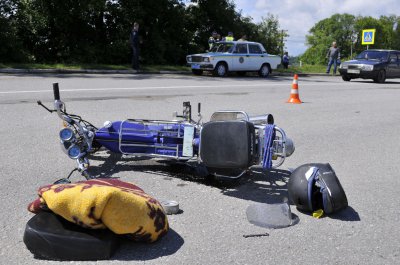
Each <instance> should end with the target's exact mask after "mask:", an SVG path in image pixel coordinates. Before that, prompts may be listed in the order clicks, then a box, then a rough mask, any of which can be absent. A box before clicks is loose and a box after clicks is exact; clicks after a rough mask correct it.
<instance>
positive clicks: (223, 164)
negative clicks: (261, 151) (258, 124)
mask: <svg viewBox="0 0 400 265" xmlns="http://www.w3.org/2000/svg"><path fill="white" fill-rule="evenodd" d="M255 139H256V136H255V129H254V125H253V124H252V123H251V122H247V121H244V120H242V121H240V120H238V121H212V122H208V123H206V124H204V126H203V128H202V130H201V134H200V158H201V160H202V161H203V163H204V165H205V166H207V167H212V168H241V169H243V168H247V167H249V166H251V165H252V164H253V161H254V157H255V156H256V154H257V151H256V146H255Z"/></svg>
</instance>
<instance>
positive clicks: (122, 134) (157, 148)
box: [118, 119, 193, 160]
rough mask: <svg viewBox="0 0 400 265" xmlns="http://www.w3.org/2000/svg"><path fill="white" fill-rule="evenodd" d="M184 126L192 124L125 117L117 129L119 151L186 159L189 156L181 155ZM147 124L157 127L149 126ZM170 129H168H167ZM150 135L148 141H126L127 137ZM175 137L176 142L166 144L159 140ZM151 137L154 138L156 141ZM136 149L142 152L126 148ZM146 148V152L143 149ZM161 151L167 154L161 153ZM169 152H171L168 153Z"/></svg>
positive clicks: (129, 154)
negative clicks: (135, 126) (133, 125)
mask: <svg viewBox="0 0 400 265" xmlns="http://www.w3.org/2000/svg"><path fill="white" fill-rule="evenodd" d="M129 124H136V125H140V126H141V128H134V127H132V126H129ZM185 125H186V126H193V125H192V124H190V123H187V122H186V121H166V120H142V119H127V120H124V121H122V122H121V125H120V129H119V141H118V142H119V151H120V152H121V153H122V154H123V155H125V156H147V157H156V158H173V159H177V160H188V159H190V158H191V157H193V156H191V157H188V156H185V157H182V150H183V142H184V141H183V138H184V128H185ZM149 126H150V127H151V126H154V127H157V126H159V127H160V128H159V129H155V128H153V129H152V128H149ZM169 129H170V130H169ZM135 136H136V137H150V139H148V140H149V142H148V143H144V142H140V143H139V142H138V143H135V142H133V141H130V142H129V143H127V142H126V138H127V137H135ZM165 136H166V137H167V138H175V139H176V143H170V145H166V144H164V143H163V142H161V141H160V139H161V138H163V137H165ZM151 138H153V139H154V138H156V139H157V142H156V143H155V142H154V140H152V139H151ZM129 148H131V149H135V148H136V149H138V150H142V152H130V151H127V149H129ZM144 150H148V152H146V151H144ZM163 152H165V153H167V154H162V153H163ZM168 153H171V154H168Z"/></svg>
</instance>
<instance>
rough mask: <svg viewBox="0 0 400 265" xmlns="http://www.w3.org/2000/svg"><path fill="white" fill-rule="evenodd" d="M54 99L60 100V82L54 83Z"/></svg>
mask: <svg viewBox="0 0 400 265" xmlns="http://www.w3.org/2000/svg"><path fill="white" fill-rule="evenodd" d="M53 93H54V100H60V89H59V88H58V83H53Z"/></svg>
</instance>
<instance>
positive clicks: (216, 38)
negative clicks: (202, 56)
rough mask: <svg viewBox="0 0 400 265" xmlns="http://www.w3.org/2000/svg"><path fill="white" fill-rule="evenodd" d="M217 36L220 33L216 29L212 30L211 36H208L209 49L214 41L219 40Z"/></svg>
mask: <svg viewBox="0 0 400 265" xmlns="http://www.w3.org/2000/svg"><path fill="white" fill-rule="evenodd" d="M219 37H220V35H219V34H218V33H217V32H216V31H213V33H212V35H211V37H210V38H208V46H209V49H210V50H211V49H212V48H213V47H214V45H215V43H217V42H219Z"/></svg>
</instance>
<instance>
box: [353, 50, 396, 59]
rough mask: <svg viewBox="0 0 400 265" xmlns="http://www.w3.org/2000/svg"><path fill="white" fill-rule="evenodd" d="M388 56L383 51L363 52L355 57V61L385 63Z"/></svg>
mask: <svg viewBox="0 0 400 265" xmlns="http://www.w3.org/2000/svg"><path fill="white" fill-rule="evenodd" d="M388 56H389V52H385V51H363V52H362V53H360V54H359V55H357V57H356V59H364V60H380V61H385V60H387V58H388Z"/></svg>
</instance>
